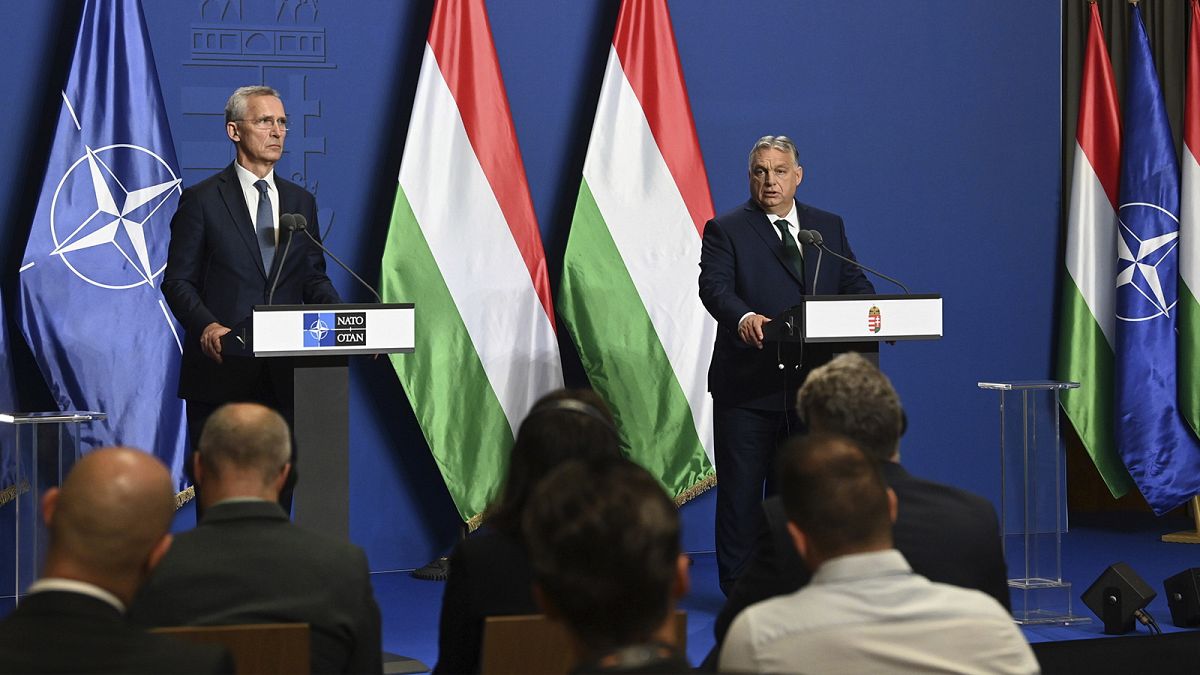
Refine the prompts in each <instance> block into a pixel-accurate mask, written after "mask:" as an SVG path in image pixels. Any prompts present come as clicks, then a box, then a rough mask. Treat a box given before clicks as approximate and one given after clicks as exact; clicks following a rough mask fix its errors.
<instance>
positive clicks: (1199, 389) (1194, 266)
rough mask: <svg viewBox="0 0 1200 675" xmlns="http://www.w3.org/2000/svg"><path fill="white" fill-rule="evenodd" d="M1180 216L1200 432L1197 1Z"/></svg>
mask: <svg viewBox="0 0 1200 675" xmlns="http://www.w3.org/2000/svg"><path fill="white" fill-rule="evenodd" d="M1184 98H1185V102H1184V114H1183V120H1184V121H1183V162H1182V164H1183V182H1182V184H1181V185H1180V186H1179V187H1180V212H1181V213H1180V218H1179V281H1180V283H1179V368H1178V371H1177V372H1178V375H1179V384H1178V389H1179V410H1180V412H1182V413H1183V418H1184V419H1185V420H1187V423H1188V424H1189V425H1190V426H1191V427H1192V431H1194V432H1196V433H1197V434H1200V372H1198V370H1200V302H1198V301H1197V299H1198V298H1200V164H1197V157H1200V2H1197V0H1192V29H1191V31H1190V36H1189V38H1188V52H1187V87H1186V89H1185V92H1184Z"/></svg>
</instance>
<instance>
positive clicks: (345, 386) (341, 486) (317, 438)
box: [292, 356, 350, 541]
mask: <svg viewBox="0 0 1200 675" xmlns="http://www.w3.org/2000/svg"><path fill="white" fill-rule="evenodd" d="M299 361H301V363H298V364H297V366H296V370H295V382H296V393H295V401H294V402H295V406H296V419H295V422H294V428H293V431H294V433H295V438H296V448H297V450H298V451H299V456H300V459H299V469H300V471H299V478H300V480H299V482H297V483H296V492H295V497H294V498H293V505H292V508H293V510H294V513H295V519H296V523H297V524H299V525H303V526H304V527H307V528H309V529H312V530H316V531H318V532H324V533H325V534H328V535H329V536H331V537H335V538H337V539H340V540H342V541H350V373H349V371H348V369H347V367H346V357H344V356H325V357H311V358H304V359H299Z"/></svg>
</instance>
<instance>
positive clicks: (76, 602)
mask: <svg viewBox="0 0 1200 675" xmlns="http://www.w3.org/2000/svg"><path fill="white" fill-rule="evenodd" d="M84 672H86V673H232V672H233V659H232V658H231V657H230V656H229V653H228V652H226V651H225V649H224V648H222V647H216V646H211V645H195V644H190V643H186V642H180V641H177V640H174V639H172V638H169V637H166V636H163V635H151V634H150V633H147V632H145V631H144V630H142V629H140V628H137V627H135V626H132V625H130V624H129V623H127V622H126V621H125V617H123V616H121V613H120V612H118V611H117V609H116V608H115V607H113V606H112V605H110V604H108V603H106V602H104V601H103V600H99V599H97V598H93V597H91V596H89V595H84V594H82V593H72V592H68V591H43V592H40V593H34V594H32V595H29V596H27V597H26V598H25V599H23V600H21V604H19V605H17V608H16V609H14V610H13V612H12V614H10V615H9V616H8V617H7V618H5V619H4V620H3V621H0V673H84Z"/></svg>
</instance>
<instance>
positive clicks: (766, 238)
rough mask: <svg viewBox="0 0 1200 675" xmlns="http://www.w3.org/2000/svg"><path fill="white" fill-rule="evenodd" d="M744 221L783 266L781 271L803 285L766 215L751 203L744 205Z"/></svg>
mask: <svg viewBox="0 0 1200 675" xmlns="http://www.w3.org/2000/svg"><path fill="white" fill-rule="evenodd" d="M746 221H747V222H748V223H749V224H750V229H751V230H753V231H754V232H755V234H757V235H758V236H759V238H760V239H762V242H763V245H765V246H766V247H767V250H769V251H770V252H771V255H773V256H775V259H776V260H778V261H779V264H780V265H783V269H785V270H787V273H788V274H790V275H792V278H793V279H795V280H796V283H798V284H803V283H804V280H803V279H801V278H800V275H799V274H797V273H796V268H795V267H793V266H792V263H791V261H790V260H788V258H787V255H786V254H785V253H784V252H783V243H782V242H781V241H780V239H779V231H778V230H776V229H775V226H774V225H772V224H771V219H770V218H768V217H767V214H766V213H764V212H763V210H762V209H760V208H758V206H757V205H756V204H755V203H754V202H753V201H750V202H747V203H746ZM809 248H811V247H809ZM804 255H805V256H807V255H808V251H807V250H805V251H804ZM805 260H806V261H807V260H808V258H807V257H806V258H805ZM807 267H808V265H805V268H806V269H807ZM806 288H807V286H806Z"/></svg>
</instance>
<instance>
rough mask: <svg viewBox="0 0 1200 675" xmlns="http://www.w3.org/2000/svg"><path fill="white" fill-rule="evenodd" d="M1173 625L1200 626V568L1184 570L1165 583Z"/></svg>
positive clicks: (1164, 589) (1164, 588)
mask: <svg viewBox="0 0 1200 675" xmlns="http://www.w3.org/2000/svg"><path fill="white" fill-rule="evenodd" d="M1163 591H1165V592H1166V594H1167V604H1168V605H1170V607H1171V623H1174V624H1175V625H1176V626H1179V627H1180V628H1187V627H1188V626H1195V625H1200V567H1193V568H1191V569H1187V570H1184V571H1182V572H1180V573H1179V574H1176V575H1175V576H1173V577H1169V578H1168V579H1167V580H1165V581H1163Z"/></svg>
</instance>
